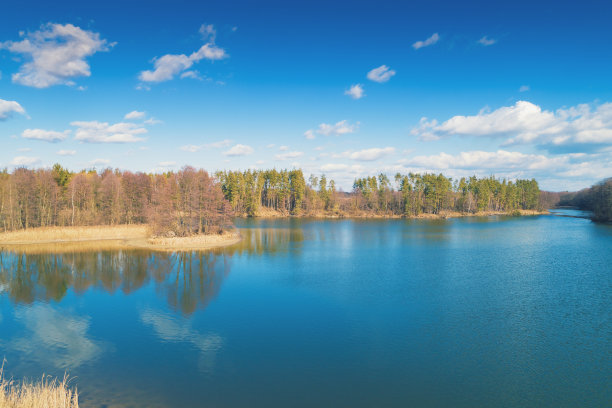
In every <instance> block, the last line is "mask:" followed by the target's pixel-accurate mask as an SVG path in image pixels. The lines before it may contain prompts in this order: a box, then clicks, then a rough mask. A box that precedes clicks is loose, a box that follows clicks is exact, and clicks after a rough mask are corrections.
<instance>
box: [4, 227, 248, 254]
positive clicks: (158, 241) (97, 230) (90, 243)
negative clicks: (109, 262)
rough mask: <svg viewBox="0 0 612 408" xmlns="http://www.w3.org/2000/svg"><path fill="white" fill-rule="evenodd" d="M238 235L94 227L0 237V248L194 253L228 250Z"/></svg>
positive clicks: (45, 229) (43, 229) (44, 229)
mask: <svg viewBox="0 0 612 408" xmlns="http://www.w3.org/2000/svg"><path fill="white" fill-rule="evenodd" d="M240 240H241V236H240V233H239V232H238V231H225V232H223V233H222V234H208V235H194V236H190V237H171V238H163V237H152V236H151V232H150V229H149V227H148V226H147V225H97V226H80V227H40V228H29V229H27V230H18V231H9V232H3V233H0V247H3V248H7V247H8V248H17V247H20V248H25V247H27V248H28V249H30V250H33V251H35V252H46V251H47V250H58V249H67V250H89V249H96V248H97V249H148V250H155V251H172V252H174V251H194V250H207V249H214V248H220V247H224V246H229V245H233V244H236V243H238V242H240Z"/></svg>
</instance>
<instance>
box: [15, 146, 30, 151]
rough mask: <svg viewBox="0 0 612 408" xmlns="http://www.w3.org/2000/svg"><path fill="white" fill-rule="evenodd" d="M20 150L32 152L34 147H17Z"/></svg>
mask: <svg viewBox="0 0 612 408" xmlns="http://www.w3.org/2000/svg"><path fill="white" fill-rule="evenodd" d="M17 151H18V152H31V151H32V149H30V148H29V147H20V148H19V149H17Z"/></svg>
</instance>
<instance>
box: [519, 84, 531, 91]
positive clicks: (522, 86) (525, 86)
mask: <svg viewBox="0 0 612 408" xmlns="http://www.w3.org/2000/svg"><path fill="white" fill-rule="evenodd" d="M529 90H531V88H530V87H529V85H521V87H520V88H519V92H527V91H529Z"/></svg>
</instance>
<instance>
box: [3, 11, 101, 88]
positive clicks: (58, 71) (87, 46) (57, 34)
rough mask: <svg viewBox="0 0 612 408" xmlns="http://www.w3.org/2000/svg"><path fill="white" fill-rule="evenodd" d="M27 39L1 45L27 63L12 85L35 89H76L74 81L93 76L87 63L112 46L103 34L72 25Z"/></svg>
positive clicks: (49, 26) (43, 29) (47, 29)
mask: <svg viewBox="0 0 612 408" xmlns="http://www.w3.org/2000/svg"><path fill="white" fill-rule="evenodd" d="M24 37H25V38H23V40H21V41H18V42H13V41H6V42H3V43H0V48H5V49H7V50H9V51H11V52H13V53H16V54H22V55H24V58H25V62H24V64H23V65H21V67H20V68H19V72H17V73H15V74H13V76H12V78H13V82H16V83H19V84H22V85H26V86H32V87H35V88H48V87H50V86H52V85H57V84H65V85H74V82H73V81H72V78H76V77H88V76H90V75H91V71H90V67H89V64H88V63H87V61H86V60H85V59H86V58H87V57H90V56H92V55H93V54H95V53H96V52H98V51H107V50H108V49H109V48H110V47H111V46H112V45H113V44H110V45H109V44H108V42H107V41H106V40H103V39H100V34H98V33H94V32H92V31H85V30H82V29H81V28H79V27H76V26H74V25H72V24H66V25H62V24H51V23H49V24H45V25H43V26H42V27H41V28H40V30H39V31H35V32H33V33H28V34H27V35H24Z"/></svg>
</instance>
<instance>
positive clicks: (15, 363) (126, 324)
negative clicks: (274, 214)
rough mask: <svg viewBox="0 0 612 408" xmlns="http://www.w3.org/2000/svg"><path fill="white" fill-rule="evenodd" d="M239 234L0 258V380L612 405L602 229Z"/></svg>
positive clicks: (319, 403)
mask: <svg viewBox="0 0 612 408" xmlns="http://www.w3.org/2000/svg"><path fill="white" fill-rule="evenodd" d="M563 214H564V215H568V214H569V215H571V211H569V210H565V211H563ZM237 224H238V225H239V227H240V228H241V231H242V234H243V236H244V240H243V241H242V242H241V243H239V244H237V245H234V246H232V247H228V248H224V249H221V250H215V251H211V252H192V253H185V254H166V253H155V252H148V251H142V250H135V251H85V250H84V251H78V250H74V249H71V250H70V251H69V252H63V251H62V250H61V249H60V250H58V251H57V252H56V253H54V254H48V253H44V252H42V253H31V252H32V251H29V252H28V253H20V252H8V251H5V252H1V253H0V257H1V258H0V268H1V269H0V358H1V357H2V356H4V357H5V358H6V362H5V371H6V372H8V373H9V374H10V375H13V376H14V377H15V378H21V377H23V376H27V377H34V378H38V377H40V375H41V374H42V373H46V374H50V375H54V376H60V377H61V376H63V373H64V372H65V371H66V372H68V373H69V374H70V375H71V376H72V377H75V378H74V379H73V384H75V385H77V386H78V389H79V391H80V393H81V403H82V404H81V405H82V406H84V407H124V406H125V407H267V408H269V407H408V406H414V407H451V406H452V407H518V406H520V407H542V406H551V407H552V406H554V407H577V406H580V407H603V406H609V405H610V403H611V402H612V227H611V226H606V225H598V224H595V223H592V222H590V221H589V220H587V219H583V218H572V217H567V216H552V215H547V216H534V217H486V218H485V217H471V218H461V219H449V220H303V219H282V220H262V219H255V220H237Z"/></svg>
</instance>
